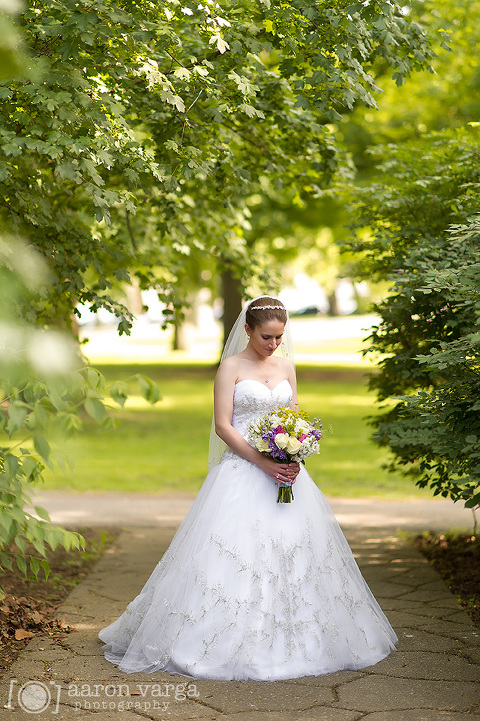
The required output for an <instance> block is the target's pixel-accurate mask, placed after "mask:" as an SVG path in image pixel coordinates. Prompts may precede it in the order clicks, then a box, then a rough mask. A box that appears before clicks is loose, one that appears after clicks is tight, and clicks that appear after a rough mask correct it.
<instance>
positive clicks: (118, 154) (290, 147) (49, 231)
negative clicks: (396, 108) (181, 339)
mask: <svg viewBox="0 0 480 721" xmlns="http://www.w3.org/2000/svg"><path fill="white" fill-rule="evenodd" d="M19 25H20V26H21V30H22V33H23V38H24V41H23V42H24V46H25V52H26V53H27V54H28V56H29V62H28V70H27V73H26V75H24V76H22V77H17V78H15V79H11V80H8V81H4V82H3V83H2V85H1V86H0V97H1V99H2V104H1V110H0V182H1V183H2V196H3V200H2V205H1V210H0V217H1V218H2V221H3V222H5V223H8V225H9V226H10V227H11V228H12V229H13V230H14V232H15V233H17V234H19V235H21V236H23V237H25V238H26V239H27V240H28V242H29V243H31V244H33V245H34V246H35V247H36V248H37V250H38V251H39V252H40V253H41V254H42V256H44V257H45V258H46V259H47V262H48V264H49V267H50V270H51V273H52V277H53V283H52V284H51V286H50V291H49V298H48V299H44V300H43V301H42V303H40V304H38V305H36V306H35V307H32V308H30V310H29V312H30V316H31V318H32V320H34V321H35V319H38V321H39V322H47V323H48V322H63V323H66V324H67V325H68V324H69V323H70V322H71V317H72V315H73V314H74V312H75V308H76V306H77V304H78V303H80V302H81V303H90V304H91V306H92V308H93V309H94V310H95V309H97V308H99V307H106V308H108V309H110V310H113V311H114V312H115V313H117V314H118V315H119V318H120V326H119V328H120V331H121V332H123V331H128V327H129V314H128V312H127V311H126V309H125V308H124V307H123V306H122V304H121V303H119V302H118V300H117V296H116V294H115V292H114V290H115V287H116V286H117V285H118V284H120V283H122V282H125V281H127V280H128V279H129V278H130V276H132V275H136V276H137V277H138V279H139V282H140V284H141V285H142V286H155V285H157V286H158V288H159V290H160V292H161V294H162V299H163V300H165V301H166V302H167V303H169V304H170V305H171V306H173V307H176V306H179V305H181V304H182V302H183V300H184V299H183V298H182V294H181V293H180V292H179V287H178V286H179V284H178V282H177V281H178V278H179V272H178V271H179V269H181V268H182V266H183V259H184V257H185V256H186V255H188V254H192V253H197V254H200V255H201V254H203V255H205V254H206V253H208V254H211V255H214V256H215V257H217V258H218V260H219V262H220V264H222V262H223V263H224V264H225V263H226V265H227V266H230V267H232V266H235V265H239V266H240V267H241V271H242V273H243V274H247V276H248V273H249V272H251V271H250V270H249V267H248V266H249V264H248V261H247V260H246V253H245V248H246V245H245V240H244V237H243V235H244V234H243V225H244V224H245V207H246V198H247V197H248V196H249V195H250V194H251V193H252V191H253V192H254V191H255V190H256V188H260V184H261V182H262V178H266V179H268V182H269V183H271V184H272V187H275V188H277V189H285V191H286V192H287V193H290V192H294V193H296V192H300V193H313V194H315V193H319V192H321V189H322V187H324V186H325V184H326V183H328V181H329V179H330V178H331V176H332V174H333V173H334V172H335V171H336V168H337V157H336V156H337V151H336V144H335V141H334V138H333V134H332V127H331V124H332V123H333V122H335V121H337V120H339V119H340V117H341V113H342V112H344V111H345V109H348V108H352V107H353V106H354V105H355V104H356V103H359V102H360V103H364V104H366V105H368V106H371V107H375V99H374V94H375V92H376V88H377V86H376V81H375V75H376V73H377V68H378V66H379V65H381V66H382V68H384V69H387V68H388V72H389V74H390V75H392V76H393V78H394V79H395V81H396V82H397V83H402V82H403V80H404V78H405V77H406V76H407V75H408V74H409V73H410V72H411V71H412V70H414V69H420V68H425V67H428V66H429V63H430V61H431V59H432V50H431V49H430V45H429V41H428V39H427V37H426V35H425V33H424V31H423V30H422V28H421V27H420V25H418V24H417V23H415V22H410V21H409V19H408V17H407V16H405V15H404V13H403V12H402V10H401V9H400V7H399V6H396V5H395V4H392V3H390V2H379V1H375V2H369V3H364V2H351V1H346V0H342V1H341V2H338V1H337V0H336V1H335V2H333V0H328V1H325V2H321V3H318V2H316V1H315V2H314V1H313V0H307V1H306V2H302V3H297V2H292V1H289V2H282V3H281V4H270V2H269V0H264V2H262V3H256V2H255V3H254V2H250V1H248V0H245V1H244V2H238V3H237V2H235V3H230V2H224V3H218V2H213V1H210V2H204V3H198V2H193V1H190V2H185V3H183V4H180V3H179V2H177V1H172V2H166V3H163V4H158V3H153V2H148V1H146V0H136V1H135V2H128V1H127V2H123V3H120V4H119V3H117V2H115V3H114V2H110V1H109V0H98V1H97V2H93V3H79V2H77V0H66V1H62V2H59V1H57V0H44V1H42V2H40V1H32V2H30V3H29V4H28V6H27V8H26V9H25V10H24V11H23V12H22V14H21V15H20V21H19Z"/></svg>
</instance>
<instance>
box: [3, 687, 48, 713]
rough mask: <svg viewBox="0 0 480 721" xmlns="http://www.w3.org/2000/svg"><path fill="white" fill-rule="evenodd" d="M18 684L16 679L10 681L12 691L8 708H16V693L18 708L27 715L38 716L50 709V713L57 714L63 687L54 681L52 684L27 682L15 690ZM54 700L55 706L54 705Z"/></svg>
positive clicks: (9, 695) (10, 691)
mask: <svg viewBox="0 0 480 721" xmlns="http://www.w3.org/2000/svg"><path fill="white" fill-rule="evenodd" d="M17 684H18V680H17V679H16V678H12V679H11V680H10V690H9V694H8V703H7V705H6V708H10V709H13V708H15V706H14V704H13V700H14V693H15V692H16V693H15V695H16V701H17V703H18V706H19V707H20V708H21V709H22V711H25V712H26V713H31V714H37V713H43V712H44V711H46V710H47V709H49V707H50V709H49V710H50V713H54V714H57V713H58V707H59V704H60V691H61V686H60V685H59V684H56V683H55V682H54V681H50V684H46V683H43V681H25V683H23V684H22V685H21V686H20V687H19V688H15V687H16V686H17ZM52 700H53V705H52V706H51V704H52Z"/></svg>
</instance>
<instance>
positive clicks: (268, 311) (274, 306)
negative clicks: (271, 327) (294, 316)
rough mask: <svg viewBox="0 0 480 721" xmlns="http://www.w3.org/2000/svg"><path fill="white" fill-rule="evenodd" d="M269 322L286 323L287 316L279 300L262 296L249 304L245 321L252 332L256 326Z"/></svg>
mask: <svg viewBox="0 0 480 721" xmlns="http://www.w3.org/2000/svg"><path fill="white" fill-rule="evenodd" d="M269 320H278V321H280V323H286V322H287V320H288V315H287V311H286V308H285V306H284V305H283V303H282V301H281V300H278V298H271V297H270V296H268V295H263V296H262V297H261V298H257V299H256V300H254V301H252V302H251V303H250V305H249V306H248V308H247V311H246V313H245V321H246V323H247V325H248V327H249V328H251V329H252V330H253V329H254V328H256V327H257V326H258V325H262V323H267V322H268V321H269Z"/></svg>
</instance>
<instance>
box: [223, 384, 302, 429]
mask: <svg viewBox="0 0 480 721" xmlns="http://www.w3.org/2000/svg"><path fill="white" fill-rule="evenodd" d="M291 402H292V387H291V385H290V383H289V381H288V380H287V379H286V378H285V379H284V380H283V381H280V383H277V385H276V386H275V387H274V388H269V387H268V386H266V385H264V384H263V383H261V382H260V381H256V380H252V379H250V378H247V379H246V380H243V381H238V382H237V384H236V385H235V391H234V394H233V417H232V425H233V427H234V428H235V429H236V430H237V431H238V432H239V433H241V434H242V436H243V437H244V438H245V437H246V436H247V432H248V428H249V426H250V425H251V423H253V422H254V421H256V420H257V419H258V418H260V417H261V416H263V415H264V413H268V411H271V410H273V409H274V408H278V406H289V405H290V403H291Z"/></svg>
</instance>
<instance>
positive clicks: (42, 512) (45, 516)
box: [33, 506, 50, 521]
mask: <svg viewBox="0 0 480 721" xmlns="http://www.w3.org/2000/svg"><path fill="white" fill-rule="evenodd" d="M33 508H34V510H35V513H36V514H37V516H40V518H43V519H44V520H45V521H49V520H50V516H49V515H48V511H46V510H45V508H42V506H34V507H33Z"/></svg>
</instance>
